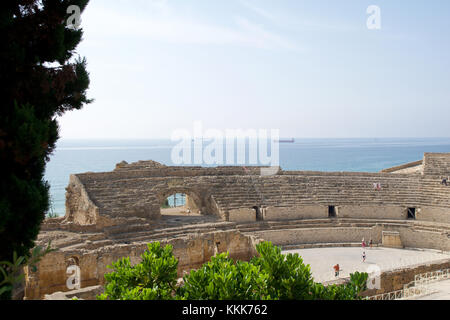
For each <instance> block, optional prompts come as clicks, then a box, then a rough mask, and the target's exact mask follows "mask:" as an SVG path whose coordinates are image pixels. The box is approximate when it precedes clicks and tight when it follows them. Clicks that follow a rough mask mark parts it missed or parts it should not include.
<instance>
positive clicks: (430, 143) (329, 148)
mask: <svg viewBox="0 0 450 320" xmlns="http://www.w3.org/2000/svg"><path fill="white" fill-rule="evenodd" d="M177 144H178V142H173V141H171V140H169V139H167V140H163V139H160V140H156V139H154V140H144V139H141V140H69V139H62V140H60V141H58V144H57V148H56V150H55V151H54V153H53V155H52V156H51V159H50V161H49V163H48V164H47V169H46V174H45V179H46V180H47V181H48V182H49V184H50V195H51V208H50V211H49V213H51V214H56V215H58V216H63V215H64V214H65V188H66V187H67V185H68V183H69V177H70V175H71V174H75V173H84V172H107V171H111V170H114V168H115V166H116V164H117V163H119V162H121V161H126V162H128V163H132V162H136V161H139V160H154V161H157V162H160V163H162V164H165V165H169V166H170V165H174V163H173V162H172V150H173V149H174V147H175V146H176V145H177ZM269 151H270V148H269ZM425 152H450V138H359V139H353V138H352V139H303V138H296V139H294V142H288V143H280V144H279V163H280V166H281V168H282V169H284V170H306V171H309V170H311V171H328V172H337V171H349V172H378V171H380V170H382V169H385V168H389V167H393V166H397V165H400V164H403V163H407V162H412V161H417V160H421V159H422V158H423V154H424V153H425ZM205 166H211V165H205ZM171 201H173V200H171ZM171 204H173V203H171Z"/></svg>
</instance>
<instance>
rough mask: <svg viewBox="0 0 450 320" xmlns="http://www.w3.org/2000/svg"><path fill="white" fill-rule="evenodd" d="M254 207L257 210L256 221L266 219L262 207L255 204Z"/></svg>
mask: <svg viewBox="0 0 450 320" xmlns="http://www.w3.org/2000/svg"><path fill="white" fill-rule="evenodd" d="M253 209H254V210H255V214H256V221H262V220H264V217H263V214H262V211H261V208H260V207H258V206H254V207H253Z"/></svg>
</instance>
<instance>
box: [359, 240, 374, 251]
mask: <svg viewBox="0 0 450 320" xmlns="http://www.w3.org/2000/svg"><path fill="white" fill-rule="evenodd" d="M361 246H362V248H363V249H365V248H366V247H369V248H370V249H372V248H373V241H372V239H370V241H369V243H367V242H366V241H365V240H364V238H363V239H362V242H361Z"/></svg>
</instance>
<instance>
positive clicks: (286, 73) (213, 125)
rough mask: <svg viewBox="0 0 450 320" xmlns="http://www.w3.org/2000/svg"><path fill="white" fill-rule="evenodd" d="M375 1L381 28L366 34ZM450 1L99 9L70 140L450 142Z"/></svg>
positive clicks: (311, 0)
mask: <svg viewBox="0 0 450 320" xmlns="http://www.w3.org/2000/svg"><path fill="white" fill-rule="evenodd" d="M369 5H377V6H379V7H380V9H381V30H369V29H368V28H367V25H366V21H367V19H368V17H369V14H367V13H366V10H367V8H368V6H369ZM449 13H450V1H448V0H432V1H425V0H408V1H407V0H387V1H384V0H370V1H365V0H340V1H337V0H329V1H321V0H291V1H287V0H277V1H275V0H271V1H269V0H178V1H175V0H174V1H172V0H166V1H164V0H131V1H130V0H91V1H90V3H89V5H88V7H87V8H86V10H85V12H84V13H83V15H82V22H81V25H82V27H83V29H84V40H83V42H82V43H81V44H80V46H79V48H78V53H79V54H80V55H82V56H85V57H86V58H87V60H88V70H89V72H90V77H91V86H90V90H89V96H90V97H91V98H94V99H95V102H94V103H93V104H91V105H88V106H86V107H85V108H84V109H83V110H81V111H73V112H70V113H68V114H66V115H65V116H63V117H62V118H61V119H60V124H61V136H62V138H146V139H148V138H170V136H171V134H172V132H173V131H174V130H177V129H183V128H185V129H189V130H192V127H193V123H194V121H202V122H203V126H204V127H205V129H220V130H225V129H280V133H281V136H283V137H336V138H338V137H438V136H446V137H448V136H450V134H449V133H450V131H449V127H450V79H449V77H450V41H449V39H450V16H449Z"/></svg>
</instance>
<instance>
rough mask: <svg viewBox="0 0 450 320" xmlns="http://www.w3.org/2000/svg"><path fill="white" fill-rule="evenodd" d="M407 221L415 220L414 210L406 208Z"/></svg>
mask: <svg viewBox="0 0 450 320" xmlns="http://www.w3.org/2000/svg"><path fill="white" fill-rule="evenodd" d="M408 220H416V208H408Z"/></svg>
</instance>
